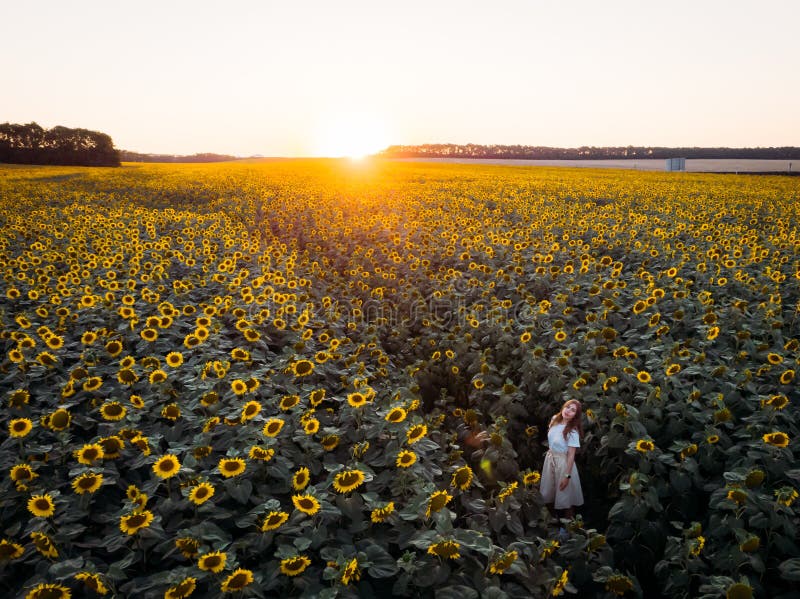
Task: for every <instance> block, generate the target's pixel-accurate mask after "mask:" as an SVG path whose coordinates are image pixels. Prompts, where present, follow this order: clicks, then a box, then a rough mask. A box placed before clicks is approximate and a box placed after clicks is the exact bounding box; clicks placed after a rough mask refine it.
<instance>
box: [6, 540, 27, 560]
mask: <svg viewBox="0 0 800 599" xmlns="http://www.w3.org/2000/svg"><path fill="white" fill-rule="evenodd" d="M24 553H25V548H24V547H23V546H22V545H20V544H19V543H14V542H12V541H9V540H8V539H3V540H2V541H0V563H2V562H8V561H11V560H14V559H18V558H20V557H22V555H23V554H24Z"/></svg>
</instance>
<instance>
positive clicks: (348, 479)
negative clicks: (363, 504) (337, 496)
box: [333, 468, 364, 493]
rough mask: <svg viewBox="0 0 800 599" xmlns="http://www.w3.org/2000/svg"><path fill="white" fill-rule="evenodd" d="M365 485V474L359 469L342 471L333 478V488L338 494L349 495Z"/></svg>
mask: <svg viewBox="0 0 800 599" xmlns="http://www.w3.org/2000/svg"><path fill="white" fill-rule="evenodd" d="M363 483H364V473H363V472H362V471H361V470H358V469H357V468H354V469H353V470H342V471H341V472H338V473H337V474H336V476H334V477H333V488H334V489H335V490H336V492H337V493H349V492H350V491H354V490H355V489H357V488H358V487H360V486H361V485H362V484H363Z"/></svg>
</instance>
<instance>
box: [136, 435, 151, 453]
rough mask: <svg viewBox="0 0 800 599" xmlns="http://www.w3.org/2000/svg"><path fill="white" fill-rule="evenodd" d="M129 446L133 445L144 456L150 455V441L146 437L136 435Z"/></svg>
mask: <svg viewBox="0 0 800 599" xmlns="http://www.w3.org/2000/svg"><path fill="white" fill-rule="evenodd" d="M131 444H132V445H135V446H136V447H137V448H138V449H139V451H141V452H142V453H143V454H144V455H146V456H148V455H150V451H151V449H150V440H149V439H148V438H147V437H144V436H142V435H136V436H135V437H133V439H131Z"/></svg>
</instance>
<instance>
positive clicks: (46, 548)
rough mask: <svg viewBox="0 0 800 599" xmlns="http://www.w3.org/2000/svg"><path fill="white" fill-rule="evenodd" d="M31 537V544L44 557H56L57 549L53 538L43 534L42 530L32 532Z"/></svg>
mask: <svg viewBox="0 0 800 599" xmlns="http://www.w3.org/2000/svg"><path fill="white" fill-rule="evenodd" d="M31 539H33V546H34V547H36V551H38V552H39V553H41V554H42V555H43V556H44V557H50V558H57V557H58V549H56V546H55V545H54V544H53V539H51V538H50V537H49V536H47V535H46V534H44V533H43V532H32V533H31Z"/></svg>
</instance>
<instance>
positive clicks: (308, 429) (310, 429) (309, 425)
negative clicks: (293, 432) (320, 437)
mask: <svg viewBox="0 0 800 599" xmlns="http://www.w3.org/2000/svg"><path fill="white" fill-rule="evenodd" d="M303 430H304V431H305V433H306V434H307V435H313V434H314V433H316V432H317V431H318V430H319V420H317V419H316V418H309V419H308V420H306V422H305V424H303Z"/></svg>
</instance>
